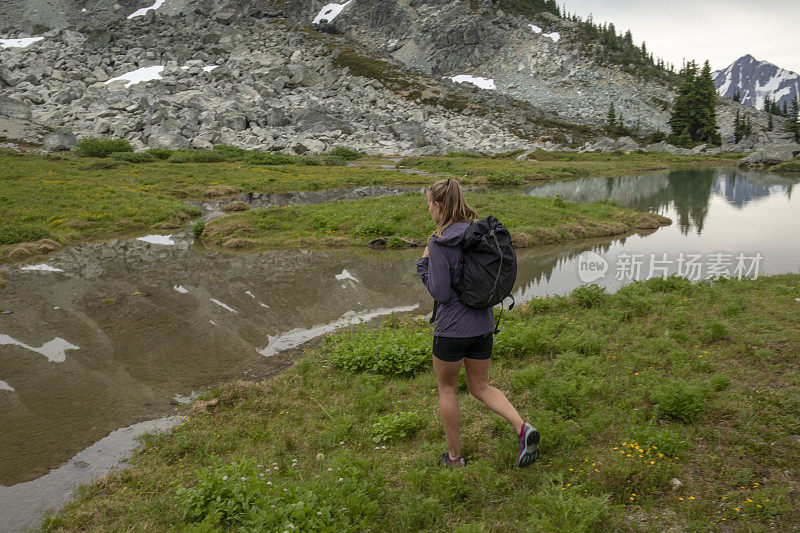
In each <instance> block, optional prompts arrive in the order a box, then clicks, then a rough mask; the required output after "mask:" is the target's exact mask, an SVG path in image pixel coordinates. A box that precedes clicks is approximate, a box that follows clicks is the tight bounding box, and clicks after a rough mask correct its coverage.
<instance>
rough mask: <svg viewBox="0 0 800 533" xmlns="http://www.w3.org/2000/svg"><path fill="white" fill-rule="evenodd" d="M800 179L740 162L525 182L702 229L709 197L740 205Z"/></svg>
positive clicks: (541, 193)
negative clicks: (543, 182)
mask: <svg viewBox="0 0 800 533" xmlns="http://www.w3.org/2000/svg"><path fill="white" fill-rule="evenodd" d="M798 182H800V180H798V179H793V178H786V177H781V176H776V175H774V174H767V173H763V172H756V171H745V170H741V169H738V168H713V169H685V170H671V171H664V172H659V173H656V174H649V175H644V176H619V177H614V178H585V179H579V180H572V181H564V182H557V183H550V184H546V185H538V186H531V187H526V188H525V193H526V194H528V195H530V196H538V197H552V196H554V195H556V194H558V195H561V197H562V198H564V199H565V200H568V201H571V202H597V201H600V200H614V201H617V202H619V203H620V204H622V205H624V206H628V207H633V208H634V209H639V210H641V211H652V212H656V213H660V214H663V215H666V216H670V215H668V214H667V213H668V212H672V213H673V215H674V221H675V223H676V224H677V226H678V227H679V228H680V231H681V232H682V233H683V234H684V235H686V234H688V233H689V232H695V233H697V234H700V233H702V232H703V229H704V227H705V223H706V219H707V218H708V211H709V208H710V205H711V203H712V200H713V199H715V198H717V199H720V200H723V201H724V202H725V203H727V204H729V205H731V206H734V207H737V208H740V209H744V208H745V207H746V206H748V205H749V204H752V203H754V202H759V201H761V200H762V199H765V198H767V197H774V196H776V195H785V196H786V198H787V199H790V198H791V194H792V189H793V188H794V187H795V186H797V184H798Z"/></svg>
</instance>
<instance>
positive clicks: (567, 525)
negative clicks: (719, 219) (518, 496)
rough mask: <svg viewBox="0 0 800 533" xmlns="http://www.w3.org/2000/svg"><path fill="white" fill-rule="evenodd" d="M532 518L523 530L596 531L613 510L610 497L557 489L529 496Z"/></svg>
mask: <svg viewBox="0 0 800 533" xmlns="http://www.w3.org/2000/svg"><path fill="white" fill-rule="evenodd" d="M528 508H529V509H530V515H529V518H528V520H527V521H526V522H529V523H530V524H529V526H528V527H525V528H524V529H526V530H529V531H532V530H535V531H595V530H597V529H603V527H602V522H603V519H604V518H605V517H606V516H607V515H608V514H609V512H610V511H611V504H610V503H609V496H608V495H603V496H593V495H586V494H579V493H577V492H575V491H566V492H565V491H556V490H554V489H551V490H545V491H541V492H537V493H534V494H533V495H532V496H531V497H530V501H529V505H528Z"/></svg>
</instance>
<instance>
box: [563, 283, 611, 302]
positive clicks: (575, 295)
mask: <svg viewBox="0 0 800 533" xmlns="http://www.w3.org/2000/svg"><path fill="white" fill-rule="evenodd" d="M570 296H571V297H572V299H573V300H575V303H577V304H578V305H580V306H581V307H597V306H598V305H600V304H601V303H603V302H605V301H606V296H607V295H606V289H605V288H604V287H600V286H599V285H597V284H596V283H592V284H591V285H581V286H580V287H576V288H575V289H573V290H572V293H571V294H570Z"/></svg>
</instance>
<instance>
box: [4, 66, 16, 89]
mask: <svg viewBox="0 0 800 533" xmlns="http://www.w3.org/2000/svg"><path fill="white" fill-rule="evenodd" d="M18 83H19V78H18V77H17V76H15V75H14V74H13V73H12V72H11V71H10V70H8V69H7V68H6V67H0V86H3V85H6V86H8V87H13V86H14V85H16V84H18Z"/></svg>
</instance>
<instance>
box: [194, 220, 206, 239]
mask: <svg viewBox="0 0 800 533" xmlns="http://www.w3.org/2000/svg"><path fill="white" fill-rule="evenodd" d="M204 229H206V223H205V221H204V220H198V221H197V222H195V223H194V224H193V225H192V233H193V234H194V238H195V239H199V238H200V235H202V234H203V230H204Z"/></svg>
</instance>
